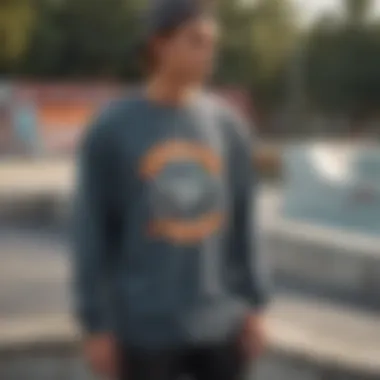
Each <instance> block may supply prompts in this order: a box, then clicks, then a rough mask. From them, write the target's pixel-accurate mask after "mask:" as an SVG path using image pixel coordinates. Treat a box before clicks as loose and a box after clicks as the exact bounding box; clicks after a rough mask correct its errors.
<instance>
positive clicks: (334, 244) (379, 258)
mask: <svg viewBox="0 0 380 380" xmlns="http://www.w3.org/2000/svg"><path fill="white" fill-rule="evenodd" d="M262 236H263V239H262V240H263V243H262V244H263V247H262V250H263V251H264V252H265V254H269V255H270V262H271V269H272V270H273V273H274V277H275V279H276V281H277V283H278V284H279V285H284V286H287V287H290V288H291V289H292V290H296V291H301V292H308V293H310V292H315V294H319V295H322V296H324V297H330V298H331V299H339V300H342V301H347V302H354V303H357V304H360V305H361V306H364V307H369V308H374V309H377V310H380V254H379V248H378V247H380V239H379V238H375V237H371V236H365V235H363V234H354V233H351V232H346V231H342V230H338V229H332V228H324V227H320V226H315V225H310V224H309V225H307V224H305V223H298V222H291V221H287V220H283V219H280V218H277V219H276V220H272V221H271V223H269V224H267V225H266V226H265V228H264V230H263V235H262Z"/></svg>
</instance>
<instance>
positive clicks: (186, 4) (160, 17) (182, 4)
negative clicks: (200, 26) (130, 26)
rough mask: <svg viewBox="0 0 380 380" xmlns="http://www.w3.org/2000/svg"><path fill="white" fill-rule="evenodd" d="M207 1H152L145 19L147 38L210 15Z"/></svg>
mask: <svg viewBox="0 0 380 380" xmlns="http://www.w3.org/2000/svg"><path fill="white" fill-rule="evenodd" d="M210 5H211V2H210V1H207V0H150V3H149V5H148V9H147V12H146V15H145V16H146V19H145V27H146V29H145V38H146V39H149V38H151V37H153V36H155V35H158V34H161V33H164V32H166V31H171V30H175V29H176V28H177V27H179V26H181V25H182V24H183V23H185V22H187V21H189V20H191V19H193V18H196V17H198V16H201V15H203V14H206V13H209V12H210V11H211V6H210Z"/></svg>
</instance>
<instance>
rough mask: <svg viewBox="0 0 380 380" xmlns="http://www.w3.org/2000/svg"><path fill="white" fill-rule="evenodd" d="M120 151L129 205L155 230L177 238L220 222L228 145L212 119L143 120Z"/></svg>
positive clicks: (224, 201)
mask: <svg viewBox="0 0 380 380" xmlns="http://www.w3.org/2000/svg"><path fill="white" fill-rule="evenodd" d="M144 125H145V126H144ZM123 155H124V158H123V161H124V162H125V163H126V165H128V172H129V176H128V179H127V181H128V190H129V193H130V194H132V195H133V196H132V198H133V199H134V205H133V207H135V208H136V210H137V209H138V212H139V213H140V215H142V216H143V218H144V219H146V220H149V221H150V222H151V227H152V228H153V229H154V230H155V233H156V234H159V233H160V234H162V235H165V236H166V237H169V238H170V239H171V240H181V242H182V241H184V240H186V239H187V240H192V239H195V240H197V239H200V237H201V236H204V234H207V233H211V231H215V230H217V229H218V228H220V226H221V223H222V219H223V218H224V214H225V210H226V206H227V204H228V198H229V197H228V189H229V186H228V159H227V147H226V143H225V141H224V136H223V134H222V128H221V126H220V125H219V124H218V122H217V120H216V119H212V118H205V119H203V118H200V117H199V118H198V117H192V118H185V119H183V118H182V119H176V118H171V119H165V118H163V119H157V120H154V121H152V120H151V121H150V123H149V124H144V123H143V124H142V127H141V128H140V129H139V130H138V131H136V134H135V135H134V136H133V137H132V139H130V140H129V141H128V144H126V146H125V149H124V150H123Z"/></svg>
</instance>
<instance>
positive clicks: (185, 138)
mask: <svg viewBox="0 0 380 380" xmlns="http://www.w3.org/2000/svg"><path fill="white" fill-rule="evenodd" d="M149 14H150V16H149V18H148V21H147V22H148V24H149V33H147V37H146V44H145V50H144V63H145V68H146V70H147V73H148V79H147V83H146V85H145V86H144V88H143V89H142V90H141V91H137V92H136V94H133V95H130V96H129V98H128V99H124V100H121V101H118V102H117V103H116V104H114V105H112V106H110V108H109V109H108V110H107V111H105V112H103V114H102V115H101V116H100V117H99V118H98V120H97V121H96V122H95V123H94V125H93V126H92V127H91V128H90V130H89V132H88V134H87V135H86V137H85V139H84V143H83V146H82V150H81V162H80V173H79V183H78V194H77V197H76V206H75V213H76V218H75V219H76V227H75V258H76V260H75V273H76V274H75V280H76V281H75V283H76V286H77V296H78V297H77V298H78V301H79V302H78V314H79V318H80V321H81V324H82V325H83V327H84V329H85V331H86V334H85V337H84V339H85V342H84V351H85V356H86V358H87V360H88V361H89V363H90V364H91V366H92V368H93V369H94V370H95V371H96V372H98V373H100V374H103V375H105V376H107V377H109V378H116V379H122V380H125V379H129V380H175V379H177V378H178V377H179V376H181V375H190V376H192V377H193V378H195V379H196V380H213V379H217V380H224V379H225V380H234V379H239V378H240V376H241V375H243V372H244V370H245V367H246V365H247V364H248V363H249V362H250V361H251V359H254V358H255V357H256V356H257V355H258V354H259V353H260V351H261V350H262V346H263V326H262V323H263V322H262V312H263V306H264V304H265V298H266V297H265V289H264V287H263V281H262V280H261V278H262V276H261V273H260V270H259V266H258V260H257V257H256V252H255V249H254V247H253V246H252V245H251V240H252V238H253V233H254V227H253V224H252V204H251V197H252V193H253V189H254V182H255V179H254V176H253V173H252V170H251V167H252V160H251V153H250V147H251V140H250V138H249V134H248V133H247V130H246V129H245V126H244V125H243V124H242V123H241V121H240V120H239V119H238V118H237V117H236V116H235V115H234V114H233V112H231V111H230V110H229V109H228V107H226V106H225V105H222V104H220V103H219V102H218V101H216V100H215V99H213V97H211V96H208V95H206V94H204V93H202V91H201V87H202V84H203V83H204V81H205V79H206V78H207V76H208V75H209V74H210V72H211V70H212V64H213V58H214V55H215V49H216V43H217V36H218V27H217V23H216V19H215V17H214V16H213V14H212V12H211V11H210V9H208V8H207V7H206V6H204V5H203V4H202V3H200V2H197V1H196V0H166V1H161V2H160V3H158V4H156V5H155V6H154V7H153V9H152V10H150V13H149Z"/></svg>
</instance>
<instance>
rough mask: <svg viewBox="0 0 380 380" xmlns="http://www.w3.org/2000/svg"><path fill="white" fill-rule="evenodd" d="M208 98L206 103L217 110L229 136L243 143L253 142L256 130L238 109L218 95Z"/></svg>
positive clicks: (207, 96)
mask: <svg viewBox="0 0 380 380" xmlns="http://www.w3.org/2000/svg"><path fill="white" fill-rule="evenodd" d="M206 98H207V100H206V101H205V102H207V104H208V106H209V107H212V108H213V109H214V110H215V112H216V113H217V115H218V116H219V120H220V121H221V126H222V128H224V129H225V130H226V133H227V134H228V136H230V137H231V138H233V139H236V140H240V141H241V142H244V141H245V142H247V141H250V140H252V138H253V135H254V128H253V126H252V125H251V123H250V122H249V120H248V119H247V118H246V117H245V116H244V115H243V114H242V112H239V110H238V109H237V107H234V106H232V105H231V104H230V103H229V102H228V101H227V100H226V99H224V98H223V97H222V96H219V95H217V94H210V93H209V94H207V95H206Z"/></svg>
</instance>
